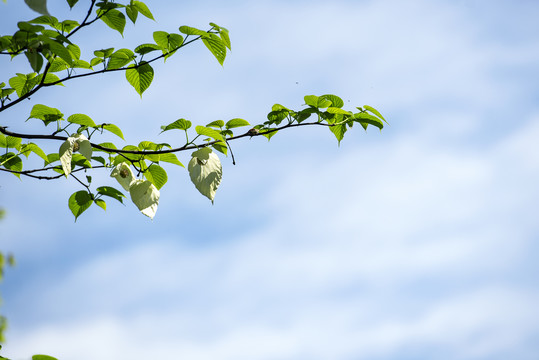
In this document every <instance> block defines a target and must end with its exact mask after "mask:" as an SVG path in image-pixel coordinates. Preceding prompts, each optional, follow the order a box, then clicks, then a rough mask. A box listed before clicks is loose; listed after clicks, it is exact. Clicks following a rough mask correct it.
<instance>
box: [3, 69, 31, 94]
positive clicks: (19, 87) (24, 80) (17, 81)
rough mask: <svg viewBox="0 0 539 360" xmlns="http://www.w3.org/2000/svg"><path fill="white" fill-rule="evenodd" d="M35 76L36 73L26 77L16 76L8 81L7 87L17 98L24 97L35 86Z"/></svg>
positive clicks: (22, 75)
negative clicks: (13, 90) (10, 88)
mask: <svg viewBox="0 0 539 360" xmlns="http://www.w3.org/2000/svg"><path fill="white" fill-rule="evenodd" d="M35 75H36V73H32V74H28V75H24V74H17V76H14V77H12V78H11V79H9V85H11V87H12V88H14V89H15V91H16V92H17V96H19V97H21V96H24V95H26V94H27V93H28V92H30V90H32V89H33V88H34V87H35V86H36V85H37V82H36V79H35Z"/></svg>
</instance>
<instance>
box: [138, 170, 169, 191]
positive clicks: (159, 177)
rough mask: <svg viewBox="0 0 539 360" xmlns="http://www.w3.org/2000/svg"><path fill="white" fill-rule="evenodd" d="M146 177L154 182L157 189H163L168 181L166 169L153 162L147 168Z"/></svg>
mask: <svg viewBox="0 0 539 360" xmlns="http://www.w3.org/2000/svg"><path fill="white" fill-rule="evenodd" d="M144 177H145V178H146V179H148V181H150V182H151V183H152V184H154V185H155V187H156V188H157V190H159V189H161V188H162V187H163V185H165V184H166V183H167V181H168V176H167V172H166V171H165V169H163V168H162V167H161V166H159V165H156V164H152V165H150V166H149V167H148V169H146V171H145V172H144Z"/></svg>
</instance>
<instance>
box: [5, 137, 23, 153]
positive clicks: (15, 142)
mask: <svg viewBox="0 0 539 360" xmlns="http://www.w3.org/2000/svg"><path fill="white" fill-rule="evenodd" d="M2 135H3V134H2ZM3 141H5V143H4V144H2V142H3ZM3 141H2V140H0V147H4V148H11V149H17V150H20V148H21V141H22V139H21V138H18V137H13V136H7V137H4V140H3ZM2 145H3V146H2Z"/></svg>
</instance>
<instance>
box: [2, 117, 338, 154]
mask: <svg viewBox="0 0 539 360" xmlns="http://www.w3.org/2000/svg"><path fill="white" fill-rule="evenodd" d="M312 125H320V126H327V127H331V126H334V125H337V124H326V123H320V122H308V123H299V124H286V125H283V126H281V127H277V128H272V129H262V130H261V131H260V132H259V133H257V134H254V133H253V132H251V131H247V132H246V133H244V134H241V135H236V136H231V137H228V138H225V142H228V141H232V140H237V139H241V138H244V137H247V136H249V137H255V136H261V135H264V134H269V133H272V132H275V131H279V130H283V129H286V128H292V127H299V126H312ZM0 133H2V134H4V135H7V136H13V137H17V138H21V139H47V140H60V141H66V140H67V137H66V136H58V135H41V134H20V133H16V132H12V131H9V130H7V128H6V127H5V126H0ZM218 142H221V140H214V141H210V142H206V143H203V144H198V145H197V144H193V145H189V144H190V143H188V144H186V145H183V146H181V147H178V148H172V149H166V150H142V151H138V150H121V149H112V148H108V147H105V146H101V145H99V144H96V143H93V142H90V145H92V147H93V148H94V149H99V150H102V151H106V152H110V153H116V154H133V155H161V154H168V153H175V152H180V151H185V150H193V149H199V148H201V147H206V146H210V145H213V144H216V143H218Z"/></svg>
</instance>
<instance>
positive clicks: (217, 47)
mask: <svg viewBox="0 0 539 360" xmlns="http://www.w3.org/2000/svg"><path fill="white" fill-rule="evenodd" d="M202 42H203V43H204V45H206V47H207V48H208V49H209V50H210V52H211V53H212V54H213V56H215V58H216V59H217V61H218V62H219V64H221V65H223V63H224V61H225V57H226V45H225V43H224V42H223V40H221V38H220V37H219V36H217V35H215V34H210V36H209V37H203V38H202Z"/></svg>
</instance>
